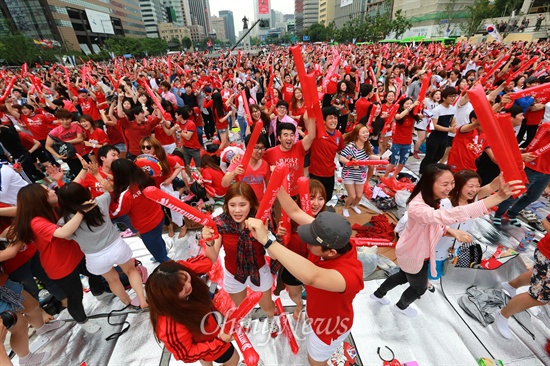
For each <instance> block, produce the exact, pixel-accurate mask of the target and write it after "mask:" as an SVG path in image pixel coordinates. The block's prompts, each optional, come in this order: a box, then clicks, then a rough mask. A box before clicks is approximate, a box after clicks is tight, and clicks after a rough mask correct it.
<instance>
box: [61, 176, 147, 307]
mask: <svg viewBox="0 0 550 366" xmlns="http://www.w3.org/2000/svg"><path fill="white" fill-rule="evenodd" d="M57 195H58V198H59V207H60V209H61V219H60V220H59V221H58V223H59V224H60V225H64V224H65V223H66V222H69V221H70V220H71V218H72V217H73V216H74V215H76V213H77V212H79V210H81V207H82V206H83V205H84V204H85V203H86V202H88V201H90V200H91V199H92V195H91V193H90V190H89V189H86V188H84V187H83V186H81V185H80V184H78V183H75V182H71V183H69V184H66V185H64V186H63V187H61V188H60V189H59V191H58V192H57ZM95 202H96V203H97V206H96V207H94V208H92V209H91V210H90V211H88V212H86V213H84V218H83V219H82V222H81V223H80V226H78V228H77V229H76V230H75V231H74V232H73V233H72V234H71V236H70V237H69V239H73V240H74V241H76V242H77V243H78V245H79V246H80V249H81V250H82V252H84V255H85V257H86V268H87V269H88V271H90V273H92V274H94V275H97V276H103V277H104V278H105V280H106V281H107V283H108V284H109V288H110V289H111V291H112V293H113V294H115V295H116V296H117V297H118V298H119V299H120V301H122V302H123V303H124V305H130V304H131V305H133V306H141V308H145V307H147V302H146V301H145V295H144V294H143V285H142V282H141V276H140V274H139V273H138V271H137V270H136V266H135V264H134V260H133V259H132V256H133V253H132V249H130V247H129V246H128V244H127V243H126V242H125V241H124V240H122V238H121V237H120V235H119V233H118V231H116V229H115V227H114V225H113V223H112V222H111V219H110V218H109V204H110V203H111V195H110V194H109V193H107V192H106V193H104V194H102V195H101V196H99V197H97V198H96V199H95ZM116 264H118V265H119V266H120V268H121V269H122V271H123V272H124V273H125V274H126V275H127V276H128V280H129V282H130V285H131V286H132V289H134V291H135V292H136V295H137V297H136V298H134V300H130V296H128V294H127V293H126V290H125V289H124V286H123V285H122V283H121V282H120V277H119V274H118V272H117V271H116V269H115V268H114V267H113V266H114V265H116Z"/></svg>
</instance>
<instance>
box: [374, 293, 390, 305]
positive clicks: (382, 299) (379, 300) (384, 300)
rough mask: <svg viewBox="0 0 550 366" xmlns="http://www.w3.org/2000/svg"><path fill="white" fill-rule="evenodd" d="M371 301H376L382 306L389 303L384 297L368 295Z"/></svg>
mask: <svg viewBox="0 0 550 366" xmlns="http://www.w3.org/2000/svg"><path fill="white" fill-rule="evenodd" d="M369 297H370V298H371V299H373V300H376V301H378V302H379V303H380V304H382V305H388V304H389V303H390V299H388V298H387V297H386V296H384V297H378V296H376V295H375V294H370V296H369Z"/></svg>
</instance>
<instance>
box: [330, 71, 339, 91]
mask: <svg viewBox="0 0 550 366" xmlns="http://www.w3.org/2000/svg"><path fill="white" fill-rule="evenodd" d="M339 79H340V76H339V75H338V74H336V75H333V76H332V77H331V78H330V81H329V82H328V84H327V94H331V95H332V94H336V91H337V90H338V81H339Z"/></svg>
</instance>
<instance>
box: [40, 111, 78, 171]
mask: <svg viewBox="0 0 550 366" xmlns="http://www.w3.org/2000/svg"><path fill="white" fill-rule="evenodd" d="M55 117H56V118H57V120H58V121H59V123H60V125H59V126H57V127H56V128H54V129H53V130H51V132H50V133H49V135H48V138H47V139H46V150H47V151H48V152H49V153H50V154H52V155H53V156H54V157H55V158H56V159H61V160H63V161H64V162H65V163H67V165H68V166H69V169H70V171H71V174H73V175H74V176H76V175H78V173H79V172H80V170H81V169H82V164H81V163H80V160H79V159H78V157H76V156H67V155H60V154H59V153H58V152H57V151H55V150H54V148H53V147H54V142H55V140H54V138H55V139H58V140H60V141H62V142H66V143H69V144H72V145H73V146H74V149H75V150H76V153H77V154H83V153H84V132H83V131H82V128H81V127H80V125H78V124H77V123H73V114H72V113H71V112H69V111H68V110H66V109H63V108H61V109H58V110H57V112H55Z"/></svg>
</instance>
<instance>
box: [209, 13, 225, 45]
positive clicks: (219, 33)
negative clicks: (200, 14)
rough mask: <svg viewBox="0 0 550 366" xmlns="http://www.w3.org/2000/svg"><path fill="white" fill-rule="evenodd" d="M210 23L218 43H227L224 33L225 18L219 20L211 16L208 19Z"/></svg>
mask: <svg viewBox="0 0 550 366" xmlns="http://www.w3.org/2000/svg"><path fill="white" fill-rule="evenodd" d="M210 23H211V24H212V28H213V29H214V31H215V33H216V38H217V39H219V40H220V41H227V40H228V37H227V34H226V33H225V18H219V17H217V16H215V15H213V16H212V17H211V18H210Z"/></svg>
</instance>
